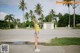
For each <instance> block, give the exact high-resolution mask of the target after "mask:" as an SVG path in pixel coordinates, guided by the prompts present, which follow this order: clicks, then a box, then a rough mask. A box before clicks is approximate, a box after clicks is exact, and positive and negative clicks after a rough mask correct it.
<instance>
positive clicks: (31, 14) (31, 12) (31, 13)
mask: <svg viewBox="0 0 80 53" xmlns="http://www.w3.org/2000/svg"><path fill="white" fill-rule="evenodd" d="M29 14H30V18H31V20H33V18H32V16H33V11H32V10H30V13H29Z"/></svg>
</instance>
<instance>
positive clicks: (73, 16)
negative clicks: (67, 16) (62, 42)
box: [73, 0, 75, 28]
mask: <svg viewBox="0 0 80 53" xmlns="http://www.w3.org/2000/svg"><path fill="white" fill-rule="evenodd" d="M73 9H74V15H73V27H74V28H75V0H74V7H73Z"/></svg>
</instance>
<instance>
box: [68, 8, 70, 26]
mask: <svg viewBox="0 0 80 53" xmlns="http://www.w3.org/2000/svg"><path fill="white" fill-rule="evenodd" d="M68 11H69V24H68V27H70V9H69V7H68Z"/></svg>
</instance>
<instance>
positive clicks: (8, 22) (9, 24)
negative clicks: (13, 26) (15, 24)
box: [8, 20, 10, 29]
mask: <svg viewBox="0 0 80 53" xmlns="http://www.w3.org/2000/svg"><path fill="white" fill-rule="evenodd" d="M8 24H9V29H10V20H9V22H8Z"/></svg>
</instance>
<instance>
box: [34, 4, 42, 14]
mask: <svg viewBox="0 0 80 53" xmlns="http://www.w3.org/2000/svg"><path fill="white" fill-rule="evenodd" d="M35 12H36V14H38V15H41V14H42V7H41V4H37V6H36V9H35Z"/></svg>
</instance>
